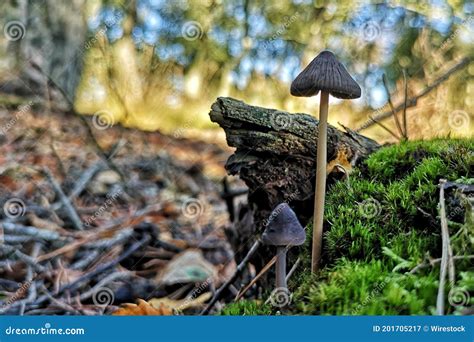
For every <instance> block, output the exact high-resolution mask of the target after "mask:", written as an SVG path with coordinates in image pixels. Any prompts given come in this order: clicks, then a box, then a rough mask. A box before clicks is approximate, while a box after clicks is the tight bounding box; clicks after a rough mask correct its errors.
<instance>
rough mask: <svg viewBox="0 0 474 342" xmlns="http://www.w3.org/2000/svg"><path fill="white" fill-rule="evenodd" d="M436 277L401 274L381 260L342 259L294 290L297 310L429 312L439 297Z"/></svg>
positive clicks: (344, 312) (351, 313)
mask: <svg viewBox="0 0 474 342" xmlns="http://www.w3.org/2000/svg"><path fill="white" fill-rule="evenodd" d="M436 291H437V287H436V277H435V276H434V275H433V274H428V275H426V276H422V277H420V276H415V275H407V276H405V275H401V274H397V273H393V272H391V271H389V270H388V269H387V267H386V265H385V264H384V263H383V262H381V261H375V260H372V261H370V262H368V263H362V262H355V261H349V260H347V259H341V260H339V262H338V263H337V264H336V265H335V266H334V267H331V268H327V269H325V270H324V271H323V272H322V274H321V275H320V276H319V277H318V278H317V279H313V281H306V282H305V283H303V286H301V287H300V288H299V289H298V291H297V292H296V293H295V296H294V300H295V302H297V303H299V304H298V310H299V311H301V312H302V313H305V314H315V315H397V314H430V313H432V311H433V307H434V305H435V301H436Z"/></svg>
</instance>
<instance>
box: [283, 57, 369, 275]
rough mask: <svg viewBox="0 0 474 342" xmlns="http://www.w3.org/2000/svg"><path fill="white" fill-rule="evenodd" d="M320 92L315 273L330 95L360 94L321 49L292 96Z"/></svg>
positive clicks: (352, 96) (320, 233)
mask: <svg viewBox="0 0 474 342" xmlns="http://www.w3.org/2000/svg"><path fill="white" fill-rule="evenodd" d="M319 91H321V99H320V104H319V125H318V127H319V132H318V151H317V158H316V161H317V163H316V190H315V199H314V216H313V250H312V259H311V271H312V272H313V273H314V272H317V271H318V269H319V264H320V260H321V248H322V239H323V216H324V197H325V191H326V164H327V122H328V102H329V94H331V95H332V96H334V97H337V98H340V99H356V98H358V97H360V94H361V90H360V87H359V85H358V84H357V83H356V81H354V79H353V78H352V77H351V75H349V73H348V72H347V70H346V68H344V66H343V65H342V64H341V63H340V62H339V61H338V60H337V59H336V56H334V54H333V53H332V52H330V51H323V52H321V53H320V54H319V55H318V56H316V58H314V59H313V60H312V61H311V63H309V65H308V66H307V67H306V68H305V69H304V70H303V71H302V72H301V73H300V74H299V75H298V76H297V77H296V78H295V80H294V81H293V82H292V83H291V90H290V92H291V95H293V96H304V97H310V96H314V95H317V94H318V93H319Z"/></svg>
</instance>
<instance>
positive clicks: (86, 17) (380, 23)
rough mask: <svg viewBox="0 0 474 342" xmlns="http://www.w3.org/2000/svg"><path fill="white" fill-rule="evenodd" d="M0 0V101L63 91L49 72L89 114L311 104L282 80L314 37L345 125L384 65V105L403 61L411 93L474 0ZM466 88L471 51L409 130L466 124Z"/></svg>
mask: <svg viewBox="0 0 474 342" xmlns="http://www.w3.org/2000/svg"><path fill="white" fill-rule="evenodd" d="M0 10H1V13H2V27H3V33H4V34H2V35H1V36H0V88H1V91H0V93H1V94H2V98H3V100H2V101H1V102H2V103H10V104H12V105H13V106H14V104H15V103H16V102H15V101H16V96H19V95H22V96H27V97H28V96H29V97H31V98H32V101H33V103H35V102H36V101H45V99H46V100H47V103H48V104H49V105H51V106H53V105H58V106H61V105H64V101H63V100H61V96H58V94H57V89H56V88H54V87H50V85H51V84H49V83H51V82H54V83H55V84H57V85H59V86H60V88H62V90H63V91H64V92H65V93H66V94H67V96H68V97H69V101H70V102H73V103H74V106H75V108H76V110H77V111H78V112H80V113H83V114H89V115H95V119H96V121H97V123H98V124H99V125H106V126H110V125H112V124H117V123H120V124H122V125H124V126H127V127H134V128H139V129H143V130H150V131H153V130H159V131H161V132H165V133H173V132H176V131H177V130H179V131H180V132H181V131H183V130H186V131H190V132H193V131H195V130H199V129H203V128H205V129H213V128H215V127H214V126H213V125H212V124H211V122H210V120H209V118H208V112H209V108H210V105H211V104H212V102H213V101H214V100H215V99H216V97H218V96H232V97H236V98H239V99H242V100H244V101H246V102H248V103H251V104H254V105H261V106H266V107H273V108H278V109H282V110H287V111H304V112H309V113H312V114H315V113H316V109H317V101H318V98H316V97H314V98H310V99H298V98H294V97H291V96H290V93H289V84H290V82H291V80H292V79H293V78H294V77H295V76H296V75H297V74H298V72H299V71H300V70H301V69H302V67H303V66H304V65H306V64H307V63H308V62H309V61H310V60H311V59H312V58H314V56H315V55H316V54H318V53H319V52H320V51H321V50H323V49H330V50H332V51H333V52H334V53H335V54H336V55H337V56H338V58H340V60H341V61H342V62H343V63H344V64H345V65H346V67H347V68H348V70H349V71H350V73H351V74H352V75H353V76H354V77H355V79H356V80H357V81H358V83H359V84H360V85H361V88H362V92H363V95H362V97H361V98H360V99H358V100H355V101H340V100H338V99H331V101H332V102H333V104H334V105H332V106H331V115H330V118H329V119H330V122H331V123H332V124H337V123H338V122H340V123H342V124H344V125H346V126H348V127H351V128H356V127H358V126H359V125H361V124H363V123H364V122H365V121H366V120H367V119H368V117H369V116H370V115H377V114H379V113H381V112H384V111H386V110H387V109H388V107H387V99H388V97H387V92H386V90H385V88H384V86H383V82H382V75H383V74H384V73H385V74H386V77H387V81H388V82H387V85H388V88H389V89H390V92H391V93H392V97H393V101H394V103H395V104H396V105H397V104H400V103H401V102H402V101H403V93H404V91H403V70H404V69H405V70H406V72H407V77H408V95H409V97H412V96H414V95H416V94H417V93H419V92H420V91H422V90H423V89H424V88H426V87H427V86H429V85H431V84H432V83H433V82H435V80H436V79H437V78H439V77H440V76H442V75H443V74H444V73H445V72H446V70H449V69H450V68H451V67H453V66H454V65H456V63H459V61H461V60H462V59H464V58H468V59H471V58H472V56H473V52H474V34H473V31H474V19H473V18H474V2H472V1H464V0H448V1H445V0H430V1H388V2H384V3H381V2H371V1H354V2H345V1H344V2H343V1H319V0H318V1H312V0H285V1H264V0H254V1H250V0H232V1H231V0H192V1H191V0H190V1H185V0H176V1H165V0H132V1H116V0H105V1H99V0H89V1H85V0H72V1H67V2H58V1H54V0H43V1H21V0H17V1H4V2H2V4H0ZM71 13H74V15H71ZM18 18H21V19H20V20H19V19H18ZM48 84H49V86H48ZM473 95H474V62H472V61H471V62H470V63H469V64H468V65H467V66H465V67H463V68H462V71H460V72H457V73H455V74H453V75H452V76H451V77H450V78H449V79H447V80H446V81H444V82H443V83H442V84H441V85H440V86H438V87H437V88H435V89H434V90H433V91H431V92H429V93H428V94H427V95H426V96H423V97H422V98H421V99H420V100H419V101H418V104H417V106H416V107H414V108H411V109H410V110H409V111H408V116H409V117H408V123H409V128H410V138H412V139H413V138H422V137H432V136H440V135H447V134H448V133H451V136H453V135H457V136H466V135H470V132H472V125H473V123H472V121H473V120H472V113H473V108H474V96H473ZM56 99H58V100H57V101H56ZM61 102H62V104H61ZM434 114H436V115H434ZM446 122H448V123H449V125H447V124H446ZM387 125H389V126H390V125H391V121H390V123H388V124H387ZM363 133H364V134H367V135H369V136H371V137H373V138H376V139H378V140H379V141H384V140H387V139H389V138H390V136H389V135H387V133H386V132H385V131H383V130H381V129H380V128H378V127H377V128H371V129H369V130H366V131H363Z"/></svg>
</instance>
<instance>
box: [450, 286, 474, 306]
mask: <svg viewBox="0 0 474 342" xmlns="http://www.w3.org/2000/svg"><path fill="white" fill-rule="evenodd" d="M470 299H471V296H470V295H469V292H468V291H467V290H464V289H461V288H459V287H454V288H452V289H451V290H450V291H449V294H448V301H449V304H451V305H452V306H466V305H467V304H468V303H469V300H470Z"/></svg>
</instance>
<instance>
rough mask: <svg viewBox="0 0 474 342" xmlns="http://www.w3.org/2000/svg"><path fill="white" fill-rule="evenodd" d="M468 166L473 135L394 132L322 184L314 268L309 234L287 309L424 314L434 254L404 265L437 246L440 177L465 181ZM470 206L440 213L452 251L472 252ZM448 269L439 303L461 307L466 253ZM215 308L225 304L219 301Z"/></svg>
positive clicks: (470, 279) (472, 163)
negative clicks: (416, 136) (409, 138)
mask: <svg viewBox="0 0 474 342" xmlns="http://www.w3.org/2000/svg"><path fill="white" fill-rule="evenodd" d="M473 171H474V139H466V140H454V139H437V140H433V141H415V142H403V143H401V144H400V145H392V146H388V147H384V148H382V149H380V150H379V151H377V152H375V153H374V154H372V155H371V156H370V157H369V158H368V159H367V160H366V161H365V162H364V164H363V165H361V166H360V168H359V169H357V170H355V171H354V172H353V173H352V174H351V175H350V177H349V178H348V179H347V180H346V181H341V182H339V183H336V184H335V185H334V186H332V188H331V189H328V193H327V196H326V209H325V222H326V223H325V233H324V251H323V258H324V265H323V269H322V271H321V272H320V273H319V274H318V275H316V276H314V275H311V274H310V271H309V269H310V253H311V252H310V251H311V248H310V241H308V242H307V243H306V244H305V246H304V248H302V253H301V257H302V260H303V262H302V266H301V267H300V268H299V270H298V271H297V272H296V273H295V275H294V276H293V277H292V279H291V281H290V284H289V286H290V289H291V290H292V291H293V292H294V296H293V300H292V304H291V306H290V310H291V313H293V314H326V315H353V314H360V315H364V314H369V315H388V314H392V315H398V314H405V315H412V314H433V313H434V310H435V305H436V293H437V289H438V278H439V263H436V264H434V265H429V264H427V265H426V267H421V268H419V269H418V271H417V272H410V271H411V270H413V268H415V267H416V266H417V265H420V264H422V263H424V262H426V261H427V260H428V259H436V258H439V257H440V256H441V236H440V223H439V222H440V221H439V215H438V202H439V189H438V183H439V180H440V179H441V178H444V179H447V180H449V181H456V180H462V181H463V183H469V182H471V181H472V178H473V177H474V176H473V174H474V172H473ZM468 205H469V204H467V203H466V208H467V206H468ZM448 209H449V206H448ZM467 210H468V211H470V210H471V209H469V208H468V209H467ZM469 215H471V213H469ZM469 215H468V216H466V219H464V215H463V220H461V221H459V222H455V220H454V219H453V221H450V222H449V229H450V235H451V244H452V247H453V253H454V255H470V254H471V255H472V254H474V253H473V251H474V248H473V243H474V237H473V236H474V226H473V222H472V220H470V219H468V217H470V216H469ZM448 216H449V215H448ZM450 218H451V217H450ZM308 228H309V229H308V234H309V236H311V235H310V234H311V227H308ZM308 240H310V239H308ZM456 276H457V278H456V282H455V284H453V285H452V286H451V285H449V286H447V289H446V291H447V293H446V298H447V302H446V309H447V312H448V313H458V312H461V310H463V307H466V306H469V305H472V302H473V301H474V299H471V303H469V302H468V300H464V301H461V302H462V303H461V304H463V305H457V304H458V303H457V302H456V301H455V299H459V298H461V299H463V298H474V293H473V292H474V271H473V268H472V260H468V259H465V260H457V261H456ZM448 291H451V294H449V293H448ZM454 294H456V295H458V297H456V298H454ZM462 296H464V297H462ZM448 300H449V302H450V303H448ZM453 303H454V304H456V305H450V304H453ZM235 305H236V306H230V308H232V310H234V312H242V310H244V311H245V310H246V311H245V314H258V313H257V312H260V311H259V309H257V308H258V307H255V311H252V308H253V306H252V305H251V304H249V302H248V301H247V302H245V303H242V304H235ZM238 305H242V307H240V311H239V310H237V309H236V307H238ZM224 313H225V314H230V313H229V311H228V309H226V310H224Z"/></svg>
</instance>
